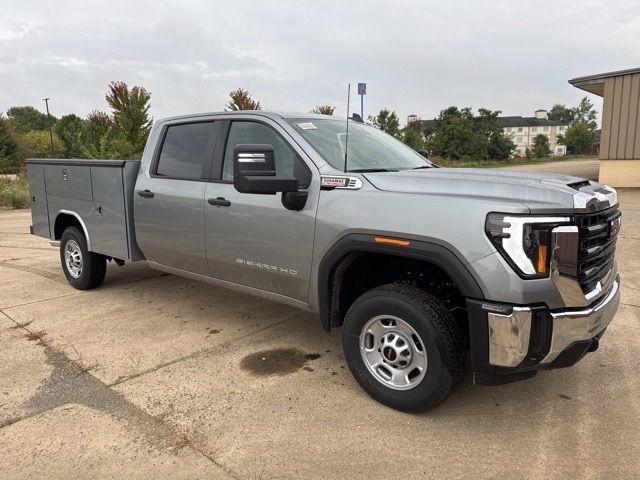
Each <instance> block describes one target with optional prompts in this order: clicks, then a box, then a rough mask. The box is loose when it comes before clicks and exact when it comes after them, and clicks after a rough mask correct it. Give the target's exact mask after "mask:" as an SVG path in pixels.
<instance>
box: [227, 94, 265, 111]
mask: <svg viewBox="0 0 640 480" xmlns="http://www.w3.org/2000/svg"><path fill="white" fill-rule="evenodd" d="M229 97H230V98H231V101H230V102H229V103H227V108H228V109H229V110H234V111H235V110H261V108H260V102H256V101H255V100H253V99H252V98H251V95H250V94H249V91H248V90H243V89H242V88H238V89H237V90H233V91H232V92H230V93H229Z"/></svg>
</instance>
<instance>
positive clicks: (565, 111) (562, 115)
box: [548, 103, 573, 125]
mask: <svg viewBox="0 0 640 480" xmlns="http://www.w3.org/2000/svg"><path fill="white" fill-rule="evenodd" d="M548 118H549V120H553V121H554V122H558V123H560V124H562V125H571V124H572V123H573V109H572V108H568V107H566V106H565V105H560V104H559V103H556V104H555V105H554V106H553V107H551V110H549V113H548Z"/></svg>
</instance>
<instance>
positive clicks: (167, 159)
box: [155, 122, 216, 180]
mask: <svg viewBox="0 0 640 480" xmlns="http://www.w3.org/2000/svg"><path fill="white" fill-rule="evenodd" d="M215 131H216V130H215V128H214V122H198V123H186V124H182V125H170V126H169V127H167V130H166V133H165V135H164V141H163V142H162V150H161V151H160V155H159V157H158V163H157V167H156V171H155V174H156V176H159V177H167V178H178V179H183V180H202V179H205V178H206V177H207V176H208V171H209V168H210V163H211V160H212V157H213V147H214V144H215V138H214V137H215Z"/></svg>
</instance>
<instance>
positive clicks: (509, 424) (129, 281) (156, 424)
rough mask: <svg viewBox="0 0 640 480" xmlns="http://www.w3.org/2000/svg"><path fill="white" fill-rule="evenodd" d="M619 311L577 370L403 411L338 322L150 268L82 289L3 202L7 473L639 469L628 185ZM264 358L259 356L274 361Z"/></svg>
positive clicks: (3, 450)
mask: <svg viewBox="0 0 640 480" xmlns="http://www.w3.org/2000/svg"><path fill="white" fill-rule="evenodd" d="M620 198H621V204H622V208H623V211H624V221H623V224H624V225H623V229H622V232H621V234H620V235H621V238H620V240H619V247H618V262H619V269H620V271H621V276H622V281H623V288H622V303H623V304H622V306H621V308H620V311H619V313H618V315H617V317H616V319H615V320H614V322H613V323H612V325H611V326H610V328H609V329H608V331H607V333H606V335H605V337H604V340H603V342H602V343H601V346H600V349H599V350H598V351H597V352H595V353H593V354H589V355H588V356H587V357H586V358H585V359H584V360H583V361H582V362H581V363H579V364H578V365H576V366H574V367H573V368H570V369H565V370H556V371H550V372H541V373H540V374H539V375H538V376H537V377H535V378H534V379H532V380H529V381H526V382H520V383H515V384H511V385H505V386H502V387H477V386H474V385H473V384H472V383H471V379H470V375H469V374H467V376H466V377H465V379H464V381H463V383H462V385H460V387H459V388H458V390H457V391H456V392H454V394H453V395H452V396H451V397H450V399H449V400H448V401H447V402H446V403H445V404H444V405H442V406H441V407H439V408H437V409H436V410H434V411H433V412H430V413H427V414H423V415H408V414H403V413H399V412H396V411H394V410H391V409H389V408H386V407H384V406H381V405H379V404H377V403H376V402H374V401H373V400H371V399H370V398H369V397H368V396H366V394H365V393H364V392H362V391H361V389H360V388H359V387H358V386H357V384H356V382H355V381H354V380H353V379H352V377H351V375H350V374H349V372H348V370H347V369H346V368H345V365H344V361H343V358H342V354H341V349H340V334H341V331H340V330H336V331H334V332H332V333H331V334H329V335H327V334H325V333H324V332H323V331H322V329H321V327H320V324H319V322H318V320H317V319H316V318H314V317H313V316H311V315H309V314H306V313H304V312H299V311H297V310H293V309H291V308H288V307H284V306H281V305H277V304H273V303H269V302H267V301H265V300H261V299H256V298H252V297H248V296H245V295H241V294H238V293H234V292H230V291H225V290H222V289H218V288H212V287H211V286H208V285H204V284H198V283H196V282H192V281H189V280H185V279H181V278H178V277H173V276H169V275H163V274H159V273H157V272H154V271H151V270H149V269H147V268H146V267H145V266H144V265H137V264H133V265H127V266H125V267H116V266H114V265H110V266H109V270H108V273H107V280H106V282H105V284H104V286H103V287H101V288H99V289H97V290H94V291H89V292H79V291H76V290H73V289H72V288H71V287H70V286H69V285H67V284H66V281H65V280H64V276H63V274H62V271H61V270H60V265H59V258H58V252H57V249H56V248H53V247H50V246H49V244H48V241H47V240H45V239H41V238H37V237H33V236H30V235H28V226H29V223H30V217H29V212H28V211H6V210H5V211H0V459H2V463H1V464H0V472H1V473H0V477H1V478H3V479H13V478H119V479H122V478H153V477H157V478H237V479H259V478H264V479H272V478H287V479H289V478H291V479H301V478H323V479H325V478H330V479H333V478H346V477H348V478H350V479H352V480H356V479H365V478H366V479H372V478H390V477H398V476H401V477H402V478H405V479H411V478H421V479H424V478H509V479H514V478H516V479H517V478H550V477H553V478H638V477H639V476H640V377H639V375H638V366H640V346H639V345H640V342H638V340H639V339H640V257H639V255H638V252H639V251H640V234H639V233H638V232H639V231H640V190H621V191H620ZM263 359H264V360H263Z"/></svg>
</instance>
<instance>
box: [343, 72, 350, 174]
mask: <svg viewBox="0 0 640 480" xmlns="http://www.w3.org/2000/svg"><path fill="white" fill-rule="evenodd" d="M350 101H351V84H349V86H348V87H347V133H346V134H345V136H344V172H345V173H347V154H348V152H349V102H350Z"/></svg>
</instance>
